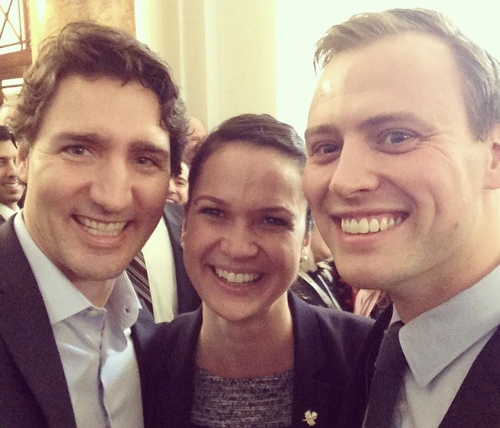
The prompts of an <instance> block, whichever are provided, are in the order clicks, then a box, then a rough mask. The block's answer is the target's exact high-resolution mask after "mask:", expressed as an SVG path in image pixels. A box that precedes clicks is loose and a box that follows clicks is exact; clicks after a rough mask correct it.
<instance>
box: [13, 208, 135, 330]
mask: <svg viewBox="0 0 500 428" xmlns="http://www.w3.org/2000/svg"><path fill="white" fill-rule="evenodd" d="M14 228H15V231H16V234H17V237H18V239H19V242H20V243H21V247H22V248H23V251H24V253H25V255H26V258H27V259H28V262H29V264H30V266H31V269H32V271H33V274H34V276H35V278H36V281H37V284H38V287H39V289H40V292H41V293H42V298H43V301H44V303H45V307H46V308H47V313H48V315H49V319H50V323H51V325H54V324H56V323H57V322H60V321H62V320H64V319H66V318H69V317H71V316H73V315H75V314H77V313H79V312H81V311H83V310H85V309H87V308H89V307H93V305H92V303H91V302H90V301H89V300H88V299H87V298H86V297H85V296H84V295H83V294H82V293H81V292H80V291H79V290H78V289H77V288H76V287H75V286H74V285H73V284H72V283H71V281H69V280H68V278H67V277H66V276H65V275H64V274H63V273H62V272H61V271H60V270H59V269H58V268H57V267H56V266H55V265H54V263H52V262H51V261H50V260H49V259H48V257H47V256H46V255H45V254H44V253H43V252H42V251H41V250H40V248H38V246H37V245H36V244H35V242H34V241H33V239H32V238H31V235H30V234H29V232H28V229H27V228H26V225H25V224H24V220H23V216H22V215H17V216H16V217H15V218H14ZM140 308H141V304H140V302H139V300H138V298H137V296H136V294H135V291H134V290H133V287H132V285H131V284H130V281H129V280H128V278H127V276H126V275H125V274H124V273H122V274H121V275H120V276H119V277H118V278H117V280H116V283H115V286H114V288H113V291H112V292H111V295H110V297H109V301H108V303H107V304H106V309H108V310H110V311H111V312H112V313H113V315H114V316H115V317H116V320H117V321H118V322H119V323H120V324H121V325H122V327H123V328H124V329H125V328H128V327H131V326H132V325H133V324H134V323H135V321H137V317H138V313H139V309H140Z"/></svg>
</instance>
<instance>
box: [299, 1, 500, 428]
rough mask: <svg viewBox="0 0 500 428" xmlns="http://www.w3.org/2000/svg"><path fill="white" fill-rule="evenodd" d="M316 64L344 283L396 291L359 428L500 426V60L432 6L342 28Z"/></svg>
mask: <svg viewBox="0 0 500 428" xmlns="http://www.w3.org/2000/svg"><path fill="white" fill-rule="evenodd" d="M316 61H317V64H319V65H320V66H321V67H323V68H324V69H323V73H322V76H321V78H320V80H319V82H318V86H317V89H316V92H315V95H314V98H313V101H312V105H311V109H310V113H309V122H308V127H307V131H306V140H307V146H308V154H309V159H308V162H307V165H306V169H305V173H304V192H305V194H306V197H307V199H308V200H309V202H310V204H311V207H312V209H313V214H314V218H315V220H316V222H317V225H318V228H319V231H320V232H321V234H322V236H323V238H324V239H325V241H326V243H327V245H328V246H329V248H330V250H331V251H332V255H333V259H334V260H335V264H336V266H337V268H338V270H339V273H340V275H341V276H342V278H343V279H345V280H346V281H347V283H349V284H351V285H352V286H354V287H358V288H366V289H375V290H376V289H379V290H382V291H385V292H386V293H387V294H388V296H389V297H390V298H391V299H392V301H393V302H394V305H393V307H392V305H391V307H390V308H388V310H386V312H385V313H383V314H382V315H381V317H380V318H379V320H378V321H377V324H376V325H375V327H374V329H373V330H372V332H371V336H370V337H369V340H368V341H367V344H366V348H365V349H364V350H363V351H362V353H361V357H360V364H359V367H360V369H359V371H358V373H357V377H356V378H355V380H354V385H353V386H354V387H353V390H352V391H351V393H352V395H351V396H350V398H348V400H347V405H346V413H345V426H351V427H359V426H364V427H367V428H368V427H369V428H371V427H376V428H382V427H389V426H395V427H415V428H417V427H425V428H433V427H438V426H439V427H453V428H457V427H464V428H465V427H475V428H477V427H498V426H500V406H499V404H498V403H499V402H500V387H499V385H500V329H499V328H498V326H499V325H500V306H499V304H498V301H499V300H500V287H499V286H498V283H499V281H500V80H499V76H500V66H499V63H498V62H497V60H496V59H494V58H493V57H492V56H491V55H489V54H488V53H487V52H486V51H484V50H483V49H481V48H480V47H479V46H478V45H477V44H475V43H474V42H472V41H471V40H469V39H468V38H467V37H465V36H464V35H463V34H462V33H461V32H460V30H458V29H457V28H456V27H455V26H454V24H453V23H452V22H450V21H449V20H448V19H447V18H445V17H444V16H442V15H440V14H439V13H437V12H434V11H428V10H422V9H393V10H389V11H385V12H380V13H369V14H361V15H358V16H354V17H352V18H351V19H349V20H348V21H346V22H344V23H342V24H339V25H335V26H333V27H332V28H331V29H330V30H328V32H327V33H326V35H325V36H324V37H323V38H322V39H321V40H320V41H319V43H318V46H317V52H316ZM389 325H390V327H389V329H388V330H387V334H385V336H384V331H385V330H386V329H387V327H388V326H389ZM401 326H402V327H401ZM398 331H399V333H398ZM379 347H380V352H379ZM401 348H402V351H401ZM377 353H378V357H377ZM375 358H377V361H376V363H375V369H374V360H375ZM396 367H399V369H400V373H396V371H395V369H396ZM373 373H374V375H373V381H371V376H372V374H373ZM391 391H392V392H393V394H391ZM390 396H392V398H391V397H390ZM367 400H368V406H367V410H366V412H365V406H366V402H367ZM384 410H385V412H384Z"/></svg>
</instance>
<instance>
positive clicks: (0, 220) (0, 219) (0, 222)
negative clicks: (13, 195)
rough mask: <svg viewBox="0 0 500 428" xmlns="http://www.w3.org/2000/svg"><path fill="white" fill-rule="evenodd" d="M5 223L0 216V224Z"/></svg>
mask: <svg viewBox="0 0 500 428" xmlns="http://www.w3.org/2000/svg"><path fill="white" fill-rule="evenodd" d="M4 223H5V218H3V216H1V215H0V224H4Z"/></svg>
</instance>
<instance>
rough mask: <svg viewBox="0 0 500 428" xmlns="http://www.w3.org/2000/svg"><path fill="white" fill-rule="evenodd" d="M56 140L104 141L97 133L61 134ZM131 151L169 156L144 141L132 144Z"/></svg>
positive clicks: (156, 146)
mask: <svg viewBox="0 0 500 428" xmlns="http://www.w3.org/2000/svg"><path fill="white" fill-rule="evenodd" d="M56 140H68V141H73V142H75V143H103V142H104V141H105V140H106V139H105V138H103V137H102V136H100V135H99V134H97V133H94V132H89V133H79V132H62V133H60V134H57V135H56ZM132 149H133V150H141V151H147V152H150V153H160V154H165V155H167V156H170V151H169V150H167V149H166V148H163V147H160V146H158V145H157V144H155V143H152V142H150V141H145V140H137V141H134V142H133V143H132Z"/></svg>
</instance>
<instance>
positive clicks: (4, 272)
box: [0, 221, 76, 427]
mask: <svg viewBox="0 0 500 428" xmlns="http://www.w3.org/2000/svg"><path fill="white" fill-rule="evenodd" d="M0 278H2V280H1V283H0V337H1V340H2V341H3V342H4V343H5V346H6V347H7V349H8V350H9V352H10V354H11V355H12V359H13V361H14V364H15V365H16V366H17V368H18V370H19V372H20V374H21V376H22V377H23V378H24V380H25V381H26V383H27V385H28V387H29V388H30V390H31V391H32V393H33V396H34V398H35V400H36V401H37V403H38V404H39V406H40V408H41V409H42V412H43V414H44V415H45V417H46V419H47V423H48V425H49V426H51V427H75V426H76V423H75V419H74V415H73V410H72V405H71V400H70V395H69V391H68V387H67V384H66V379H65V376H64V371H63V367H62V363H61V360H60V357H59V352H58V350H57V345H56V342H55V338H54V334H53V332H52V327H51V325H50V321H49V317H48V314H47V310H46V309H45V305H44V303H43V299H42V295H41V293H40V290H39V288H38V285H37V283H36V280H35V277H34V275H33V273H32V271H31V267H30V265H29V263H28V261H27V259H26V257H25V255H24V253H23V251H22V248H21V245H20V244H19V241H18V240H17V237H16V235H15V231H14V226H13V222H12V221H10V222H8V224H7V226H6V227H3V228H1V229H0Z"/></svg>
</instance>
